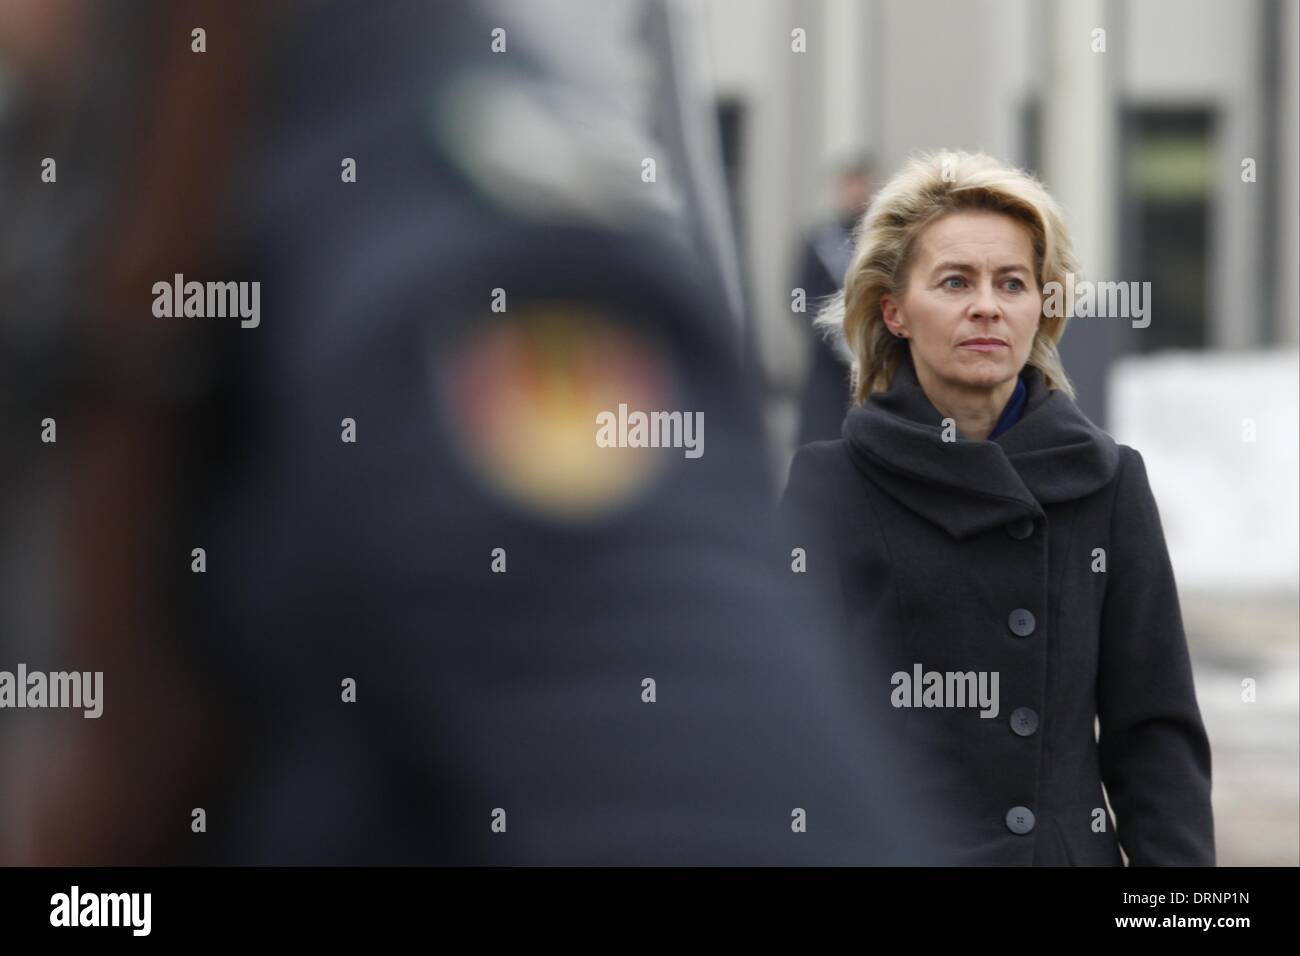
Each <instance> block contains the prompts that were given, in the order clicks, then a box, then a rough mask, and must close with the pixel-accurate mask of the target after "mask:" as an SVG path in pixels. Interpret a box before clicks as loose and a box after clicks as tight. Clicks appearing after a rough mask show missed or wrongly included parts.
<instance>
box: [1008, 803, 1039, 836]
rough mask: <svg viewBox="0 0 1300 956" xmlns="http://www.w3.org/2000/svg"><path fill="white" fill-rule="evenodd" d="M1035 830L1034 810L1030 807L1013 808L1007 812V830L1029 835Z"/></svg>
mask: <svg viewBox="0 0 1300 956" xmlns="http://www.w3.org/2000/svg"><path fill="white" fill-rule="evenodd" d="M1033 828H1034V811H1033V810H1030V809H1029V808H1028V807H1012V808H1011V809H1010V810H1008V811H1007V829H1008V830H1010V831H1011V832H1012V833H1028V832H1029V831H1030V830H1032V829H1033Z"/></svg>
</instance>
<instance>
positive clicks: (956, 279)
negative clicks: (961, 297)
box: [943, 276, 966, 289]
mask: <svg viewBox="0 0 1300 956" xmlns="http://www.w3.org/2000/svg"><path fill="white" fill-rule="evenodd" d="M965 281H966V280H965V279H963V278H962V277H961V276H948V278H946V279H944V280H943V285H944V288H945V289H958V288H961V287H960V286H955V285H949V284H948V283H949V282H961V283H964V282H965Z"/></svg>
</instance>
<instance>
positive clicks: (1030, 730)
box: [1011, 707, 1038, 737]
mask: <svg viewBox="0 0 1300 956" xmlns="http://www.w3.org/2000/svg"><path fill="white" fill-rule="evenodd" d="M1011 729H1012V730H1014V731H1015V732H1016V733H1018V734H1019V735H1020V736H1021V737H1030V736H1032V735H1033V734H1034V732H1035V731H1036V730H1038V713H1037V711H1034V710H1032V709H1031V708H1029V707H1017V708H1016V709H1015V710H1013V711H1012V712H1011Z"/></svg>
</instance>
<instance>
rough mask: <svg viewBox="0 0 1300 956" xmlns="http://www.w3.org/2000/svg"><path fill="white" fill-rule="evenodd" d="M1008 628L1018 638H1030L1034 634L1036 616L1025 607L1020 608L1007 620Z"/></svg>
mask: <svg viewBox="0 0 1300 956" xmlns="http://www.w3.org/2000/svg"><path fill="white" fill-rule="evenodd" d="M1007 626H1008V627H1009V628H1011V633H1012V634H1014V635H1016V637H1028V636H1029V635H1030V634H1032V633H1034V615H1033V613H1032V612H1031V611H1026V610H1025V609H1024V608H1023V607H1018V608H1016V609H1015V610H1014V611H1012V612H1011V616H1010V617H1009V618H1007Z"/></svg>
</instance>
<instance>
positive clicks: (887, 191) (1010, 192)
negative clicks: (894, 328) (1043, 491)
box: [816, 151, 1078, 404]
mask: <svg viewBox="0 0 1300 956" xmlns="http://www.w3.org/2000/svg"><path fill="white" fill-rule="evenodd" d="M968 209H970V210H987V211H992V212H1000V213H1003V214H1005V215H1008V216H1011V217H1012V218H1013V219H1015V220H1017V221H1018V222H1021V223H1023V224H1024V225H1025V226H1027V227H1028V229H1029V232H1030V234H1031V236H1032V239H1033V246H1034V270H1035V273H1036V278H1037V279H1038V288H1039V291H1040V292H1041V291H1042V289H1043V288H1044V286H1045V285H1046V284H1047V283H1048V282H1053V281H1054V282H1059V283H1061V285H1062V286H1064V285H1065V274H1066V273H1067V272H1073V273H1075V274H1076V277H1077V274H1078V263H1077V262H1076V261H1075V258H1074V250H1073V247H1072V245H1071V242H1070V236H1069V234H1068V233H1067V232H1066V229H1065V221H1064V218H1063V217H1062V215H1061V210H1060V208H1059V207H1058V206H1057V204H1056V201H1055V200H1054V199H1052V197H1051V196H1050V195H1048V193H1047V190H1046V189H1045V188H1044V187H1043V184H1042V183H1040V182H1039V181H1038V180H1036V179H1035V178H1034V177H1033V176H1031V175H1029V174H1028V173H1026V172H1024V171H1023V170H1020V169H1015V168H1012V167H1008V166H1004V165H1002V164H1001V163H999V162H998V161H997V160H996V159H994V158H993V157H992V156H988V155H986V154H984V153H965V152H958V151H941V152H932V153H931V152H927V153H922V154H920V155H918V156H916V157H914V158H912V159H910V160H909V161H908V162H907V164H906V165H905V166H904V167H903V168H902V170H900V171H899V172H898V173H897V174H896V175H895V176H894V177H893V178H892V179H890V180H889V182H887V183H886V184H885V185H884V186H882V187H881V188H880V191H879V192H877V193H876V195H875V197H874V198H873V199H872V201H871V205H870V206H869V207H868V208H867V211H866V214H865V215H864V216H863V218H862V222H861V223H860V224H859V226H858V229H857V233H856V239H855V247H854V251H853V259H852V261H851V262H850V263H849V270H848V273H847V275H846V276H845V279H844V289H843V290H842V291H841V292H839V293H837V294H836V295H835V296H834V297H832V298H831V299H830V300H829V301H828V302H827V304H826V306H825V307H824V308H823V309H822V310H821V312H820V313H819V314H818V317H817V322H816V324H817V326H818V328H819V329H820V330H821V331H822V332H823V333H824V334H827V335H828V337H830V336H832V335H834V334H835V333H837V332H839V331H840V330H842V331H843V336H844V344H845V345H846V346H847V347H848V350H849V351H850V353H851V354H852V357H853V363H852V364H853V377H852V386H853V400H854V402H855V403H858V404H861V403H862V402H865V401H866V400H867V398H868V397H869V396H870V395H871V393H872V392H876V391H882V390H884V389H886V388H888V387H889V384H890V382H892V381H893V378H894V373H895V371H897V369H898V363H899V362H900V361H901V360H902V358H903V357H904V355H906V353H907V348H908V346H907V340H906V339H901V338H898V337H896V336H894V335H893V333H891V332H890V331H889V329H888V328H887V327H886V326H885V323H884V319H883V317H882V315H881V310H880V297H881V295H883V294H884V293H886V292H889V293H892V294H893V295H895V296H901V295H902V293H903V291H904V290H905V288H906V284H907V272H908V269H909V268H910V267H911V264H912V259H913V257H914V254H915V251H916V244H917V240H918V238H919V237H920V235H921V233H922V232H924V231H925V228H926V227H927V226H929V225H930V224H931V223H933V222H934V221H935V220H936V219H938V218H940V217H941V216H944V215H947V214H948V213H950V212H956V211H959V210H968ZM1068 315H1069V313H1068V310H1067V311H1066V312H1065V314H1063V315H1054V316H1047V315H1042V316H1041V318H1040V321H1039V324H1038V332H1037V333H1036V334H1035V335H1034V342H1033V345H1032V347H1031V348H1030V351H1029V359H1028V362H1027V364H1029V365H1033V366H1035V367H1036V368H1038V369H1039V370H1040V371H1041V372H1042V373H1043V378H1044V380H1045V382H1046V384H1047V387H1048V388H1057V389H1060V390H1061V391H1063V392H1065V393H1066V394H1067V395H1069V396H1071V397H1073V396H1074V389H1073V387H1072V386H1071V385H1070V380H1069V378H1068V377H1067V376H1066V374H1065V367H1064V366H1063V365H1062V364H1061V356H1060V353H1059V352H1058V351H1057V343H1058V342H1060V341H1061V336H1062V335H1063V334H1064V333H1065V323H1066V319H1067V317H1068Z"/></svg>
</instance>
